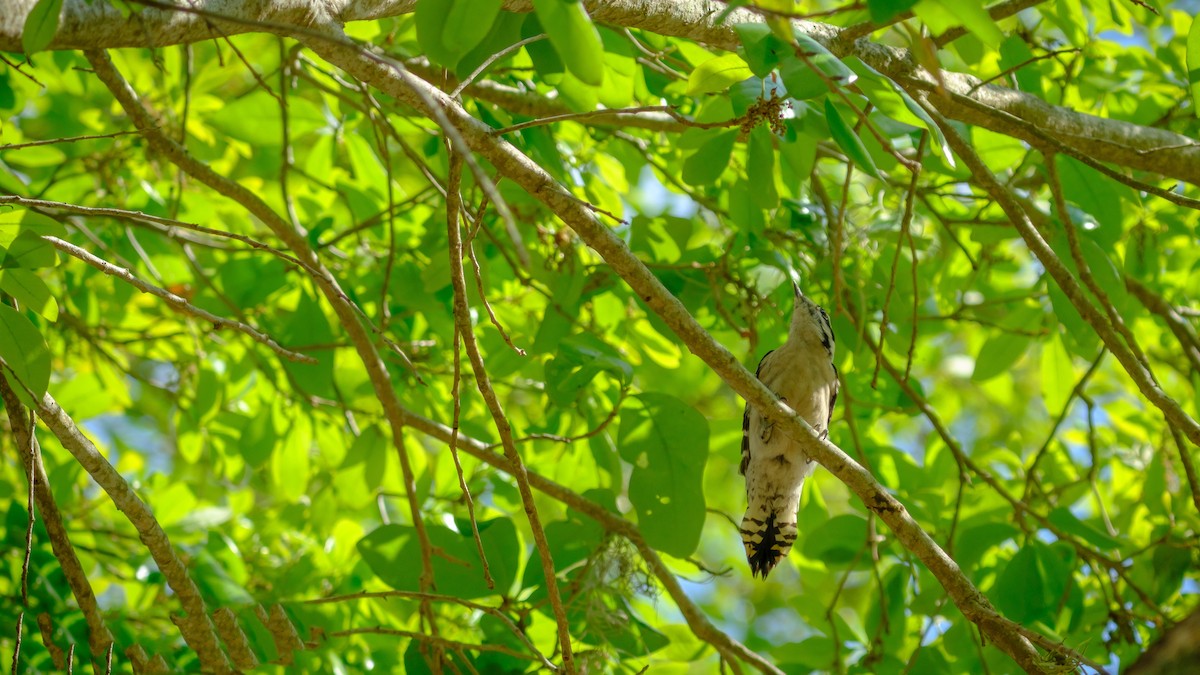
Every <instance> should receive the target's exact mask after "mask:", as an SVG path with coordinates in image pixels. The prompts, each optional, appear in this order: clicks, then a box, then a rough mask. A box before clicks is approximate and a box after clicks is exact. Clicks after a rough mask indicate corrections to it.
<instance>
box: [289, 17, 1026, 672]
mask: <svg viewBox="0 0 1200 675" xmlns="http://www.w3.org/2000/svg"><path fill="white" fill-rule="evenodd" d="M300 39H301V40H302V41H303V42H305V44H306V45H307V46H308V47H309V48H310V49H312V50H313V51H314V52H316V53H317V54H318V55H320V56H321V57H322V58H324V59H325V60H327V61H329V62H330V63H332V64H335V65H337V66H339V67H340V68H342V69H343V70H345V71H346V72H347V73H349V74H351V75H353V76H354V77H357V78H358V79H360V80H362V81H363V82H367V83H370V84H371V85H373V86H375V87H378V88H379V89H381V90H382V91H384V92H385V93H387V94H388V95H390V96H393V97H395V98H396V99H398V100H401V101H404V102H405V103H407V104H409V105H412V106H413V107H415V108H417V109H418V110H420V111H422V112H423V113H425V114H427V115H429V116H430V117H432V116H433V111H432V110H428V109H427V106H426V103H425V101H426V100H428V99H433V100H434V101H436V103H437V105H438V106H439V107H440V108H441V109H442V111H444V114H445V115H446V116H447V117H449V118H450V119H451V121H452V122H453V123H454V125H455V127H456V128H457V130H458V132H459V133H460V134H461V135H462V136H463V138H464V139H465V140H466V142H467V143H468V144H469V145H470V147H471V149H472V150H474V151H475V152H477V153H479V154H480V155H481V156H483V157H484V158H486V159H487V160H488V161H489V162H491V163H492V165H493V166H495V167H496V168H497V170H499V172H500V173H501V175H503V176H504V177H505V178H508V179H509V180H512V181H513V182H515V183H516V184H518V185H520V186H521V187H522V188H523V189H524V190H525V191H526V192H528V193H529V194H530V195H531V196H532V197H534V198H535V199H537V200H538V201H540V202H542V203H543V204H544V205H545V206H546V207H547V208H549V209H550V211H551V212H553V213H554V214H555V215H556V216H557V217H558V218H559V219H560V220H562V221H563V222H564V223H565V224H567V225H568V226H569V227H571V229H573V230H575V232H576V234H578V235H579V236H580V237H581V238H582V239H583V240H584V241H585V242H587V244H588V245H589V246H591V247H592V249H594V250H595V251H596V252H597V253H599V254H600V256H601V257H602V258H604V260H605V262H607V263H608V264H609V266H610V267H611V268H612V270H613V271H614V272H615V273H617V274H618V275H619V276H620V277H621V278H622V279H624V280H625V282H626V283H627V284H628V285H629V286H630V287H631V288H632V289H633V290H634V292H636V293H637V295H638V297H639V298H641V300H642V301H643V302H644V303H645V304H646V305H647V306H648V307H649V308H650V310H652V311H653V312H655V313H656V314H658V315H659V317H660V318H662V320H663V321H664V322H665V323H666V324H667V325H668V326H669V327H670V328H671V330H672V331H674V332H675V334H676V335H678V336H679V338H680V339H681V340H682V341H683V343H684V344H685V345H686V346H687V348H688V350H689V351H691V352H692V353H693V354H695V355H697V356H699V357H700V358H701V359H703V360H704V362H705V363H707V364H708V365H709V366H710V367H711V368H712V369H713V371H714V372H716V373H717V374H718V375H719V376H720V377H721V378H722V379H724V380H725V381H726V382H727V383H728V384H729V385H730V387H731V388H732V389H733V390H734V391H735V392H736V393H737V394H739V395H740V396H742V397H743V398H745V399H746V400H747V401H748V402H749V403H750V404H751V405H753V406H755V407H756V408H758V409H760V410H762V411H763V412H764V414H766V415H767V417H768V418H769V419H770V420H772V421H773V422H776V423H777V424H779V425H780V427H781V428H782V429H783V431H784V433H787V434H788V435H790V436H792V437H793V438H795V439H798V440H799V441H800V442H801V443H802V444H803V446H804V451H805V452H806V453H807V454H808V455H809V456H810V457H813V458H814V459H816V460H817V461H818V462H820V463H821V465H822V466H824V467H825V468H827V469H828V470H829V471H830V472H831V473H833V474H834V475H835V476H837V477H838V479H839V480H841V481H842V482H843V483H845V484H846V485H847V486H848V487H849V488H850V489H851V490H852V491H853V492H854V493H855V494H856V495H858V496H859V498H860V499H862V500H863V503H864V504H866V506H867V508H868V509H870V510H871V511H873V512H875V513H876V514H878V515H879V517H880V518H881V519H882V520H883V521H884V522H886V523H887V524H888V526H889V527H890V528H891V529H892V531H893V532H895V534H896V537H897V539H899V540H900V541H901V542H902V543H903V544H904V546H905V547H907V548H908V549H909V550H911V551H912V552H913V553H914V554H916V556H917V557H918V558H919V559H920V560H921V562H922V563H924V564H925V566H926V567H927V568H928V569H929V570H930V572H931V573H933V575H934V576H935V577H936V578H937V579H938V581H939V582H940V583H941V584H942V586H943V587H944V588H945V589H946V591H947V592H948V593H949V594H950V597H951V598H952V599H953V601H954V603H955V605H957V606H958V608H959V610H960V611H961V612H962V613H963V615H964V616H966V617H967V618H968V619H969V620H971V621H972V622H974V623H976V624H977V625H979V627H980V629H981V630H982V631H983V632H984V634H985V635H987V637H988V639H989V640H991V641H992V642H993V644H995V645H997V646H998V647H1000V649H1001V650H1003V651H1004V652H1005V653H1006V654H1008V655H1009V656H1011V657H1012V658H1013V659H1014V660H1016V661H1017V663H1018V664H1019V665H1020V666H1021V667H1022V668H1025V669H1026V670H1028V671H1030V672H1041V670H1042V668H1041V666H1040V665H1039V664H1038V662H1037V651H1036V650H1035V649H1034V648H1033V645H1031V644H1030V643H1029V641H1028V640H1026V639H1025V638H1024V637H1021V636H1020V635H1018V634H1016V633H1015V632H1014V631H1011V630H1009V629H1008V626H1007V623H1008V622H1007V621H1006V620H1005V619H1004V618H1003V617H1002V616H1000V614H999V613H997V612H996V610H995V608H994V607H992V605H991V603H990V602H989V601H988V600H987V598H986V597H984V595H983V594H982V593H981V592H980V591H979V590H978V589H977V588H975V586H974V585H973V584H972V583H971V582H970V580H969V579H967V577H966V576H965V575H964V574H963V573H962V571H961V570H960V569H959V568H958V566H957V565H956V564H955V563H954V561H953V560H951V559H950V557H949V556H947V555H946V553H945V551H943V550H942V549H941V548H940V547H939V546H938V545H937V543H936V542H934V541H933V539H932V538H931V537H930V536H929V533H927V532H925V530H923V529H922V528H921V527H920V525H918V524H917V523H916V521H915V520H913V518H912V516H910V515H909V514H908V511H907V510H906V509H905V508H904V505H903V504H901V503H900V502H899V501H897V500H896V499H895V498H894V497H893V496H892V495H891V494H890V493H889V492H887V491H886V490H885V489H884V488H883V487H882V486H881V485H880V484H879V483H878V482H877V481H876V480H875V478H874V477H873V476H871V474H870V473H869V472H868V471H866V470H865V469H863V467H861V466H859V465H858V464H857V463H856V462H854V460H852V459H850V457H848V456H847V455H846V454H845V453H844V452H843V451H842V450H841V449H840V448H838V447H837V446H835V445H833V444H832V443H829V442H828V441H823V440H820V439H818V438H817V436H816V435H815V434H814V433H813V431H812V428H811V427H810V426H809V425H808V424H807V423H806V422H805V421H804V420H803V419H801V418H800V417H799V416H797V415H795V414H794V413H792V412H791V410H790V409H789V408H787V407H786V406H785V405H783V404H781V403H780V402H779V400H778V399H777V398H776V397H775V395H774V394H772V393H771V392H770V391H769V390H768V389H767V388H766V387H765V386H764V385H763V384H762V383H761V382H759V381H758V379H757V378H755V377H754V376H753V375H752V374H751V373H750V372H749V371H748V370H746V368H745V367H744V366H742V364H741V362H740V361H739V360H738V359H737V358H736V357H734V356H733V354H731V353H729V351H728V350H726V349H725V348H724V347H723V346H721V345H720V344H719V343H717V342H716V340H714V339H713V338H712V336H711V335H709V334H708V332H707V331H705V330H704V328H703V327H701V326H700V324H699V323H697V322H696V320H695V319H694V318H693V317H692V316H691V315H690V314H689V313H688V311H687V309H686V308H685V307H684V306H683V305H682V304H681V303H680V302H679V300H678V299H676V298H675V297H674V296H672V295H671V293H670V292H669V291H668V290H667V289H666V288H665V287H664V286H663V285H662V283H661V282H660V281H659V280H658V279H657V278H656V277H655V276H654V275H653V273H651V272H650V270H649V269H647V268H646V266H645V265H644V264H643V263H642V262H641V261H640V260H639V259H638V258H637V257H636V256H634V254H633V253H632V252H631V251H630V250H629V248H628V247H627V246H626V245H625V243H624V242H623V241H621V240H620V239H619V238H618V237H617V236H616V235H615V234H614V233H613V232H612V230H611V228H608V227H606V226H604V225H603V224H602V223H600V222H599V221H597V220H596V219H595V217H594V214H592V212H591V211H589V210H588V209H587V208H586V207H585V206H584V205H582V204H580V203H579V201H578V200H577V199H575V198H574V197H573V196H572V195H570V194H569V193H568V192H567V191H566V189H564V188H563V187H562V186H561V185H559V184H558V183H556V182H555V181H554V179H553V178H552V177H551V176H550V175H549V174H547V173H546V172H545V171H544V170H543V169H542V168H541V167H539V166H538V165H537V164H536V163H535V162H533V161H532V160H531V159H529V158H528V157H526V156H525V155H523V154H522V153H521V152H520V151H518V150H517V149H516V148H514V147H513V146H512V145H510V144H508V143H506V142H504V141H503V140H501V139H497V138H495V137H494V136H493V135H492V134H491V130H490V128H489V127H487V126H486V125H484V124H483V123H482V122H480V121H479V120H477V119H475V118H473V117H471V116H470V115H469V114H468V113H467V112H466V111H465V110H463V108H462V107H461V106H460V105H458V104H457V103H456V102H455V101H453V100H451V99H450V98H449V97H448V96H446V94H445V93H443V92H441V91H438V90H437V89H435V88H433V87H432V86H431V85H430V84H428V83H427V82H425V81H424V80H421V79H420V78H418V77H416V76H414V75H412V74H411V73H408V72H405V71H403V70H401V69H398V68H391V67H387V66H386V65H385V64H383V63H380V61H379V60H378V59H375V58H370V57H368V56H367V55H365V54H363V53H361V52H360V51H359V50H358V49H356V48H354V47H351V46H349V45H346V44H344V43H336V42H333V41H329V40H313V39H310V38H307V37H303V36H302V37H301V38H300Z"/></svg>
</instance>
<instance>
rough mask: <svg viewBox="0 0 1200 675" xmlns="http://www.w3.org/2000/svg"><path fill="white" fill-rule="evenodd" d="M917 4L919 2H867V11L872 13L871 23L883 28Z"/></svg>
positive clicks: (881, 0)
mask: <svg viewBox="0 0 1200 675" xmlns="http://www.w3.org/2000/svg"><path fill="white" fill-rule="evenodd" d="M915 4H917V0H867V9H869V10H870V11H871V21H873V22H874V23H875V24H876V25H878V26H882V25H885V24H887V23H888V22H890V21H891V20H892V19H893V18H895V17H897V16H899V15H900V14H903V13H904V12H907V11H908V10H909V9H911V8H912V6H913V5H915Z"/></svg>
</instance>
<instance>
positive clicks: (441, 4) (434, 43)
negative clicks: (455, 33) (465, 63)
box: [414, 0, 462, 68]
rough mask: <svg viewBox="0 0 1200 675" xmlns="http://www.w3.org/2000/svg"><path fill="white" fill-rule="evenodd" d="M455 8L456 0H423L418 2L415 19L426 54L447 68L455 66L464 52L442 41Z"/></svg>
mask: <svg viewBox="0 0 1200 675" xmlns="http://www.w3.org/2000/svg"><path fill="white" fill-rule="evenodd" d="M453 9H454V0H421V1H420V2H418V3H417V9H416V12H415V13H414V14H415V20H416V24H417V44H419V45H420V46H421V51H422V52H424V53H425V56H427V57H429V59H430V60H431V61H433V62H435V63H440V64H442V65H443V66H446V67H447V68H453V67H454V64H456V63H457V62H458V58H459V57H460V56H462V53H459V52H455V51H454V50H451V49H449V48H448V47H446V45H445V44H444V43H443V42H442V36H443V35H444V34H445V31H446V22H447V21H448V20H449V18H450V12H451V10H453Z"/></svg>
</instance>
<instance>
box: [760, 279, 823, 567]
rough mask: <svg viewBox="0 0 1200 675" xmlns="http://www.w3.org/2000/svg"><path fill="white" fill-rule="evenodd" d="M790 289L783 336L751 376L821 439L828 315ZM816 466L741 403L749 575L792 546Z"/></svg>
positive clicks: (795, 444) (782, 433)
mask: <svg viewBox="0 0 1200 675" xmlns="http://www.w3.org/2000/svg"><path fill="white" fill-rule="evenodd" d="M792 288H793V290H794V292H795V303H794V306H793V309H792V320H791V323H790V324H789V326H788V336H787V340H786V341H785V342H784V343H783V345H782V346H780V347H779V348H778V349H773V350H771V351H769V352H767V353H766V354H765V355H764V356H763V358H762V361H760V362H759V364H758V370H757V371H756V372H755V376H756V377H758V379H759V381H761V382H762V383H763V384H764V385H766V387H767V388H768V389H770V390H771V391H772V392H774V393H775V395H776V396H778V397H779V399H780V401H782V402H783V403H785V404H787V405H788V407H790V408H791V409H792V410H794V411H796V413H797V414H798V415H800V417H802V418H804V420H805V421H807V422H808V423H809V425H810V426H812V428H813V430H814V431H816V432H817V435H818V436H819V437H820V438H821V439H825V438H826V437H828V436H829V423H830V421H831V419H832V416H833V407H834V404H836V403H837V395H838V371H837V366H836V365H834V362H833V349H834V337H833V326H832V325H831V324H830V323H829V314H827V313H826V312H825V310H824V309H822V308H821V306H820V305H818V304H817V303H815V302H813V301H812V300H810V299H809V298H808V297H806V296H805V295H804V293H802V292H801V291H800V286H799V285H798V284H797V283H796V282H795V280H793V281H792ZM815 468H816V465H815V464H814V463H813V460H812V458H811V457H809V456H808V455H807V454H806V453H805V452H804V450H803V445H802V443H801V441H799V440H797V439H796V438H794V437H792V436H790V435H789V434H788V433H787V432H786V431H783V430H782V429H776V428H775V423H774V422H772V421H771V420H768V419H767V418H766V417H765V416H763V414H762V412H761V411H759V410H757V409H755V408H754V406H752V405H750V403H749V402H747V403H746V410H745V413H744V414H743V415H742V461H741V467H740V469H739V473H740V474H741V475H743V476H745V477H746V504H747V506H746V515H745V517H743V518H742V526H741V533H742V543H743V544H744V545H745V547H746V559H747V560H748V561H749V563H750V572H751V575H752V576H755V577H762V578H763V579H764V580H765V579H766V578H767V574H768V573H770V571H771V570H772V569H774V567H775V566H776V565H777V564H779V561H780V560H782V559H783V558H785V557H787V555H788V553H789V552H790V551H791V550H792V545H793V544H794V543H796V536H797V527H796V515H797V514H796V512H797V510H798V509H799V507H800V491H801V489H802V488H803V487H804V479H805V478H807V477H808V476H809V475H810V474H812V472H813V469H815Z"/></svg>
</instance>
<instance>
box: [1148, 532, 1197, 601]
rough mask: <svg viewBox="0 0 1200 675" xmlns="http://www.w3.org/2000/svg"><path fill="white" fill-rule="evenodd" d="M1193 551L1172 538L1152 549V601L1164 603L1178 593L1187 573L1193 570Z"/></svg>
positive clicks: (1183, 543)
mask: <svg viewBox="0 0 1200 675" xmlns="http://www.w3.org/2000/svg"><path fill="white" fill-rule="evenodd" d="M1194 558H1195V551H1194V549H1192V548H1191V547H1190V546H1188V545H1187V544H1186V543H1185V542H1183V541H1179V540H1176V539H1174V538H1172V539H1169V540H1167V541H1166V542H1165V543H1162V544H1159V545H1158V546H1155V547H1154V555H1153V557H1152V560H1153V569H1154V586H1153V588H1154V599H1155V600H1157V601H1159V602H1160V603H1161V602H1166V601H1167V600H1169V599H1170V598H1171V596H1172V595H1175V594H1176V593H1178V592H1179V590H1180V587H1181V586H1182V585H1183V580H1184V578H1186V576H1187V573H1188V572H1189V571H1192V570H1195V566H1194V565H1193V563H1192V561H1193V559H1194Z"/></svg>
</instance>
